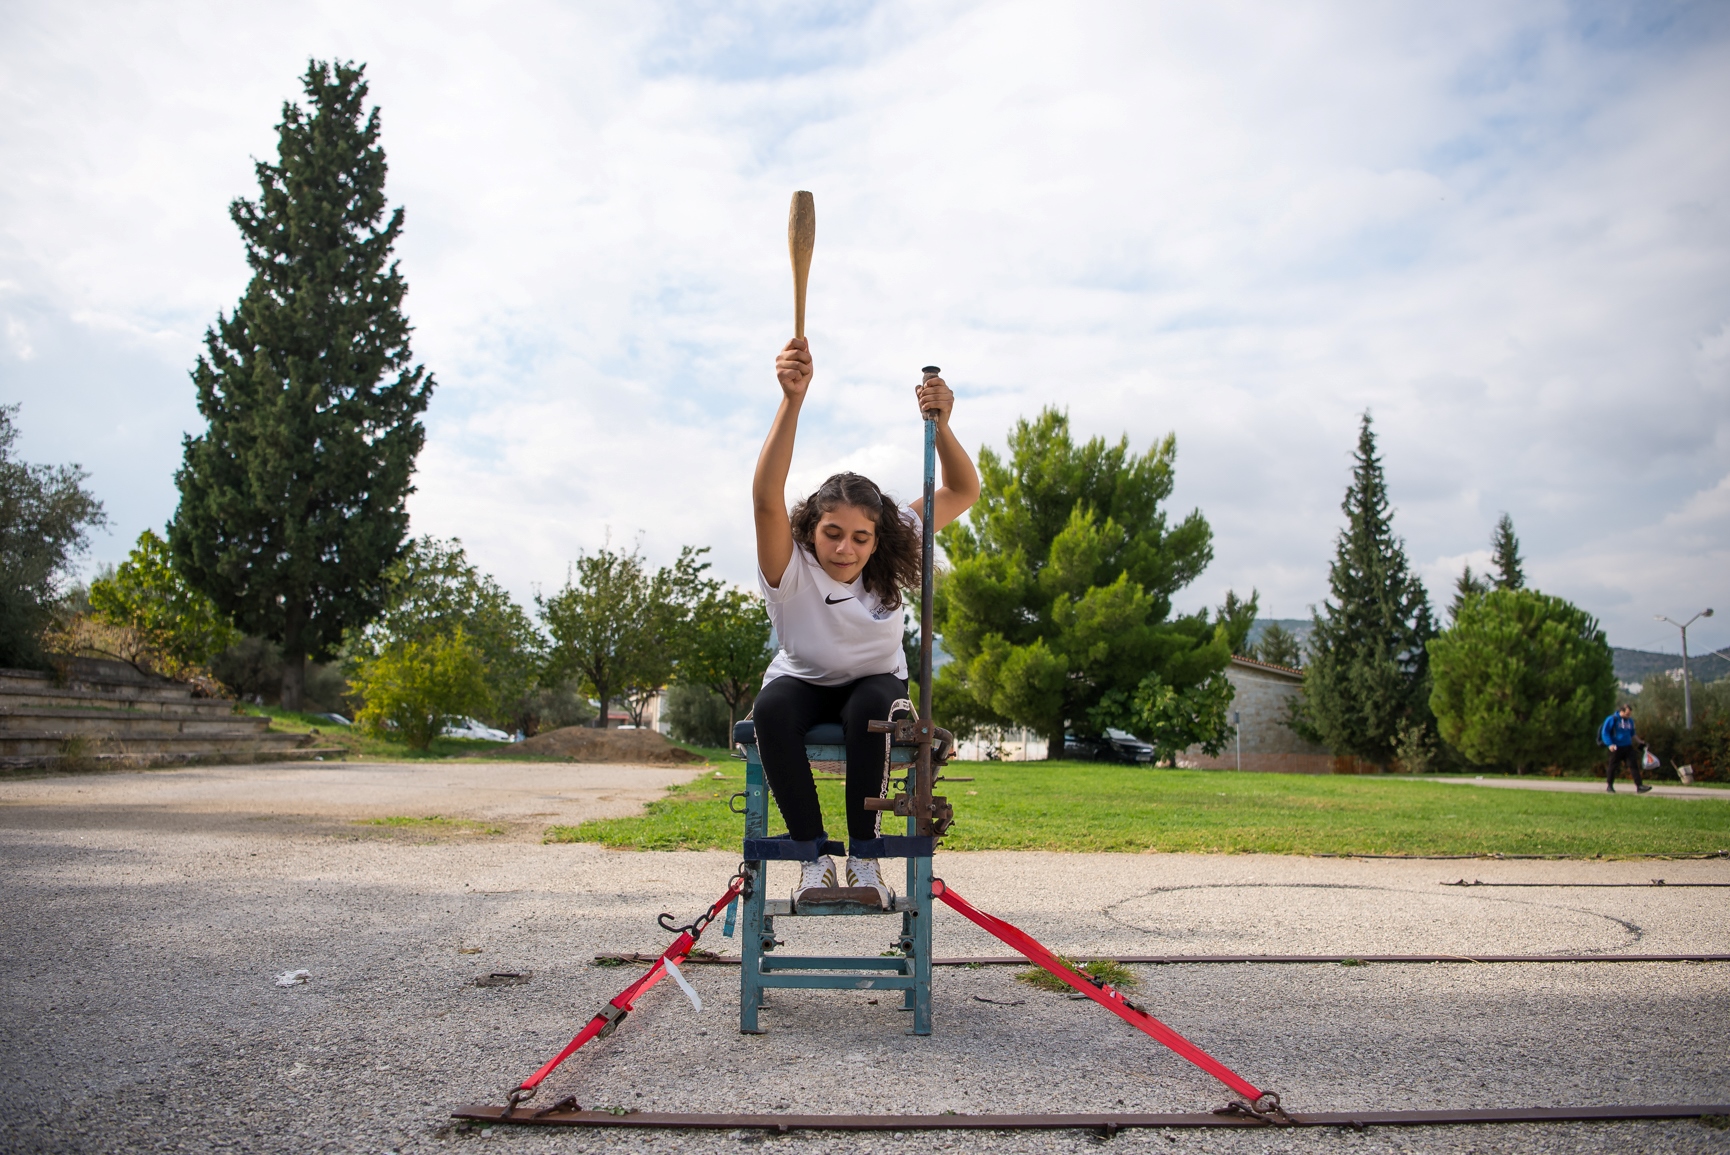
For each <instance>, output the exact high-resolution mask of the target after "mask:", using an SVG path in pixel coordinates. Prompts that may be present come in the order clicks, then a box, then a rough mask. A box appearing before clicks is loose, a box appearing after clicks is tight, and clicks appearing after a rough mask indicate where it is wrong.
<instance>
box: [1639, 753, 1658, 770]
mask: <svg viewBox="0 0 1730 1155" xmlns="http://www.w3.org/2000/svg"><path fill="white" fill-rule="evenodd" d="M1640 765H1641V766H1642V767H1643V768H1645V769H1647V770H1656V769H1657V768H1658V755H1656V754H1654V753H1652V751H1650V750H1648V751H1646V753H1645V754H1643V755H1641V757H1640Z"/></svg>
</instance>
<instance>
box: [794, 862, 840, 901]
mask: <svg viewBox="0 0 1730 1155" xmlns="http://www.w3.org/2000/svg"><path fill="white" fill-rule="evenodd" d="M834 885H835V860H834V859H833V858H830V857H829V856H828V855H827V854H823V855H819V856H818V857H816V858H814V859H812V860H811V861H810V862H806V863H801V864H800V866H799V885H798V886H795V887H794V888H793V905H794V906H798V905H799V900H800V899H801V898H803V897H804V895H805V892H806V891H807V890H819V889H826V888H829V887H832V886H834Z"/></svg>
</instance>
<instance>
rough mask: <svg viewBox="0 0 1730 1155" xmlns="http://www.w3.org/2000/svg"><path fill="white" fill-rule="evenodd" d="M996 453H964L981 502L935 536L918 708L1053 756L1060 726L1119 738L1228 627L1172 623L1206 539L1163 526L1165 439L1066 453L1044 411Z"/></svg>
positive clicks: (1199, 669)
mask: <svg viewBox="0 0 1730 1155" xmlns="http://www.w3.org/2000/svg"><path fill="white" fill-rule="evenodd" d="M1009 449H1010V455H1009V460H1007V461H1005V460H1004V459H1003V458H1001V457H999V456H998V455H997V454H995V453H993V452H992V451H991V450H989V449H982V450H981V451H980V454H979V473H980V478H981V481H982V482H983V496H982V497H981V498H980V500H979V502H978V503H977V504H976V505H974V507H973V509H972V511H971V512H970V513H969V515H968V517H967V520H965V521H958V522H956V523H955V524H953V525H950V526H947V527H945V528H944V529H943V531H942V534H941V536H940V540H941V542H942V544H943V550H944V553H945V554H946V555H947V557H948V560H949V563H950V568H949V570H948V571H947V572H946V573H945V575H944V577H943V580H942V581H941V582H939V583H938V585H937V588H936V590H935V591H934V594H935V610H936V626H937V633H939V634H941V635H942V637H943V645H944V648H945V649H946V650H948V651H949V653H950V655H951V657H952V658H953V660H952V661H950V662H949V663H947V664H946V665H945V666H944V667H943V668H942V669H941V670H939V671H937V674H936V677H935V678H934V679H933V682H932V689H933V692H934V694H935V707H934V710H935V713H936V716H937V718H938V720H939V721H941V722H942V724H943V725H944V726H946V727H948V728H950V729H951V730H954V731H956V732H957V733H958V734H959V733H966V732H969V731H971V730H973V729H977V728H979V727H998V726H1025V727H1027V728H1029V729H1032V730H1034V731H1035V732H1037V733H1040V734H1043V735H1045V736H1046V739H1047V748H1048V749H1049V751H1050V756H1051V757H1053V758H1060V757H1062V756H1063V741H1064V730H1065V727H1066V726H1074V727H1076V728H1077V729H1082V730H1085V729H1093V730H1094V732H1097V729H1098V728H1101V727H1105V726H1125V727H1126V728H1127V726H1128V725H1130V724H1131V723H1132V722H1133V719H1134V717H1135V716H1136V710H1137V707H1136V706H1135V703H1134V698H1135V695H1136V694H1137V693H1138V692H1140V691H1141V690H1143V689H1147V690H1148V692H1149V693H1152V692H1154V691H1155V690H1158V689H1159V688H1160V687H1164V689H1165V690H1166V691H1169V692H1170V693H1171V694H1174V695H1179V696H1181V695H1186V694H1190V693H1191V692H1192V691H1195V690H1197V688H1198V687H1200V686H1202V685H1203V684H1204V683H1207V682H1208V681H1209V679H1211V678H1212V677H1214V676H1215V675H1216V674H1218V673H1219V672H1220V671H1221V670H1223V669H1224V668H1225V667H1226V665H1227V663H1229V662H1230V660H1231V641H1230V636H1229V629H1221V628H1219V626H1218V624H1217V623H1215V622H1213V621H1211V620H1209V615H1208V612H1207V611H1206V610H1202V611H1201V612H1200V613H1196V614H1178V615H1174V614H1173V613H1172V604H1171V602H1172V595H1173V594H1174V593H1176V592H1177V591H1178V590H1180V589H1182V588H1183V587H1184V586H1186V585H1188V584H1189V583H1190V582H1192V581H1194V580H1195V578H1196V576H1197V575H1198V574H1200V573H1201V571H1202V570H1203V569H1205V568H1206V567H1207V563H1208V562H1209V561H1210V560H1211V559H1212V557H1213V531H1212V530H1211V529H1209V528H1208V524H1207V521H1206V519H1205V518H1203V517H1202V515H1201V511H1200V510H1194V511H1191V512H1190V513H1189V514H1188V515H1186V516H1185V517H1184V518H1183V519H1182V520H1181V521H1178V522H1177V523H1176V524H1175V525H1174V524H1170V522H1169V521H1168V514H1167V512H1166V510H1165V509H1164V508H1163V505H1164V503H1165V502H1166V501H1167V500H1168V499H1169V498H1170V497H1171V492H1172V487H1173V485H1174V484H1175V480H1176V462H1175V459H1176V456H1177V440H1176V438H1175V437H1173V436H1169V435H1168V436H1167V437H1166V438H1165V439H1164V440H1163V441H1161V442H1159V443H1157V444H1156V445H1154V446H1152V447H1150V448H1149V449H1148V451H1147V452H1145V453H1142V454H1136V453H1132V452H1130V448H1129V439H1128V438H1127V437H1124V438H1120V439H1119V440H1118V441H1117V442H1116V443H1115V444H1112V443H1109V442H1107V441H1106V440H1105V439H1104V438H1103V437H1095V438H1092V439H1090V440H1088V441H1087V442H1085V443H1083V444H1079V445H1078V444H1076V442H1075V440H1074V438H1073V437H1072V436H1071V434H1070V429H1069V418H1068V416H1067V415H1066V414H1064V413H1061V412H1059V411H1058V410H1056V409H1046V410H1044V411H1043V412H1041V413H1040V414H1039V416H1038V417H1037V418H1036V419H1034V420H1032V421H1028V420H1025V419H1023V420H1021V421H1018V422H1016V424H1015V428H1014V429H1013V430H1011V432H1010V435H1009ZM1252 616H1253V614H1252ZM1149 678H1152V679H1153V683H1152V684H1151V685H1150V686H1146V687H1144V686H1143V683H1144V681H1146V680H1147V679H1149ZM1185 700H1186V701H1187V699H1185ZM1172 740H1173V741H1175V740H1176V739H1175V738H1173V739H1172ZM1187 744H1188V743H1182V744H1181V745H1187ZM1180 748H1181V746H1180Z"/></svg>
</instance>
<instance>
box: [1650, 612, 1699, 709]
mask: <svg viewBox="0 0 1730 1155" xmlns="http://www.w3.org/2000/svg"><path fill="white" fill-rule="evenodd" d="M1652 616H1653V617H1654V618H1656V619H1657V620H1658V621H1661V622H1669V623H1670V624H1671V625H1673V626H1675V627H1676V628H1677V629H1679V630H1681V631H1682V729H1684V730H1692V729H1693V728H1694V696H1693V694H1691V693H1690V692H1689V689H1688V627H1689V626H1691V625H1693V624H1694V623H1695V622H1697V621H1699V620H1700V619H1701V618H1709V617H1711V616H1712V610H1711V609H1710V608H1707V609H1703V610H1701V611H1700V612H1699V613H1697V614H1695V615H1694V616H1693V617H1691V618H1689V619H1688V620H1687V621H1685V622H1678V621H1675V620H1673V619H1671V618H1667V617H1665V616H1664V615H1663V614H1653V615H1652Z"/></svg>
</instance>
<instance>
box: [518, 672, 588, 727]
mask: <svg viewBox="0 0 1730 1155" xmlns="http://www.w3.org/2000/svg"><path fill="white" fill-rule="evenodd" d="M596 713H598V711H597V710H596V709H595V705H594V703H593V702H591V701H589V699H588V698H587V697H585V696H584V694H583V689H582V686H581V685H580V684H579V683H578V682H576V681H575V680H571V681H565V682H560V683H558V684H557V685H553V686H540V687H537V688H536V689H535V691H534V693H532V694H530V695H529V696H528V698H527V700H526V703H525V707H524V709H523V711H522V715H521V716H522V719H523V721H524V725H523V732H524V733H525V734H528V735H529V736H530V737H533V736H534V735H536V734H540V733H544V732H546V731H548V730H562V729H564V728H565V727H566V726H587V725H588V724H589V723H590V722H593V721H594V720H595V715H596Z"/></svg>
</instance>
